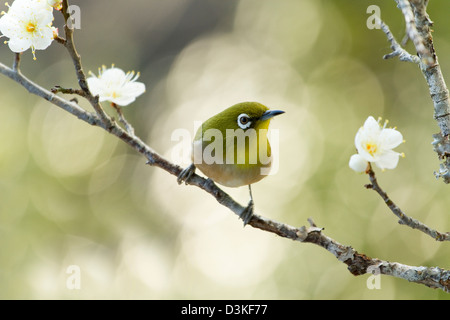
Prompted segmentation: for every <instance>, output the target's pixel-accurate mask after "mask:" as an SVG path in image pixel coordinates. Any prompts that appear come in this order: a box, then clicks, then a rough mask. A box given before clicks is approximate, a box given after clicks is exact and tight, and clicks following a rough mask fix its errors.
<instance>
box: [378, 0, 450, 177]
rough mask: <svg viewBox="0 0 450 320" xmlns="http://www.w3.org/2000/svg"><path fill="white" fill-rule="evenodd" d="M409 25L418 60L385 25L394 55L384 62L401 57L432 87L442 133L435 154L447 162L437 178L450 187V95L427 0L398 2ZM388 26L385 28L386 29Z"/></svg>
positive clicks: (437, 136) (435, 143)
mask: <svg viewBox="0 0 450 320" xmlns="http://www.w3.org/2000/svg"><path fill="white" fill-rule="evenodd" d="M395 1H396V2H397V5H398V7H399V8H400V10H401V11H402V14H403V16H404V19H405V23H406V35H407V36H408V38H409V39H410V40H411V41H412V42H413V43H414V46H415V49H416V52H417V57H418V60H417V59H416V58H413V57H414V56H412V55H411V54H409V53H407V52H406V50H404V49H403V48H402V47H401V46H400V45H399V44H398V42H397V41H396V40H395V38H394V37H393V36H392V34H391V32H390V31H389V28H388V27H387V26H386V25H385V24H384V23H381V25H382V30H383V32H384V33H385V34H386V36H387V38H388V41H389V42H390V43H391V48H392V50H393V52H392V53H390V54H387V55H385V56H384V58H385V59H386V58H392V57H394V56H398V57H399V58H400V60H402V61H410V62H414V63H418V65H419V67H420V70H421V71H422V74H423V76H424V77H425V80H426V82H427V84H428V89H429V92H430V96H431V99H432V101H433V104H434V119H435V120H436V121H437V124H438V126H439V128H440V133H438V134H436V135H435V136H434V137H435V140H434V142H433V146H434V150H435V152H436V153H437V154H438V157H439V159H440V160H442V161H443V162H442V163H441V165H440V168H439V171H438V172H435V173H434V174H435V176H436V178H442V179H443V181H444V182H445V183H450V153H449V152H448V150H450V99H449V91H448V88H447V85H446V83H445V80H444V76H443V75H442V71H441V67H440V65H439V63H438V58H437V54H436V51H435V49H434V44H433V37H432V34H431V31H432V30H431V26H432V25H433V22H432V21H431V20H430V18H429V16H428V14H427V12H426V6H427V5H428V1H426V0H395ZM383 26H384V28H383Z"/></svg>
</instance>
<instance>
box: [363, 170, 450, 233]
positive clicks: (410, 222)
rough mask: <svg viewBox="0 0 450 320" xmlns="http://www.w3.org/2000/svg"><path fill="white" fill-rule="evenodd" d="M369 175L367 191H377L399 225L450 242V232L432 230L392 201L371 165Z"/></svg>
mask: <svg viewBox="0 0 450 320" xmlns="http://www.w3.org/2000/svg"><path fill="white" fill-rule="evenodd" d="M367 173H368V174H369V180H370V184H368V185H366V188H367V189H372V190H374V191H376V192H377V193H378V194H379V195H380V196H381V198H382V199H383V200H384V202H385V203H386V205H387V206H388V207H389V209H391V211H392V213H394V214H395V215H396V216H397V218H399V219H400V220H399V221H398V223H400V224H403V225H406V226H408V227H411V228H413V229H417V230H420V231H422V232H423V233H425V234H427V235H429V236H430V237H432V238H433V239H435V240H436V241H450V232H446V233H441V232H439V231H436V230H434V229H431V228H430V227H428V226H427V225H425V224H423V223H422V222H420V221H418V220H416V219H413V218H411V217H408V216H407V215H406V214H405V213H404V212H403V211H402V210H401V209H400V208H399V207H398V206H397V205H396V204H395V203H394V201H392V200H391V199H390V198H389V196H388V195H387V193H386V192H384V190H383V189H382V188H381V187H380V185H379V184H378V181H377V178H376V177H375V172H374V171H373V169H372V166H371V165H370V164H369V169H368V170H367Z"/></svg>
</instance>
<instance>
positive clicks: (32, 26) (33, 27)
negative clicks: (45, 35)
mask: <svg viewBox="0 0 450 320" xmlns="http://www.w3.org/2000/svg"><path fill="white" fill-rule="evenodd" d="M26 29H27V31H28V32H30V33H31V32H34V30H36V25H35V24H34V23H32V22H28V24H27V26H26Z"/></svg>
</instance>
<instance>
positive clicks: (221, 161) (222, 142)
mask: <svg viewBox="0 0 450 320" xmlns="http://www.w3.org/2000/svg"><path fill="white" fill-rule="evenodd" d="M282 113H284V111H281V110H269V109H268V108H267V107H266V106H264V105H262V104H261V103H258V102H241V103H238V104H235V105H233V106H231V107H229V108H228V109H225V110H224V111H222V112H220V113H218V114H216V115H215V116H213V117H211V118H209V119H208V120H206V121H205V122H204V123H203V124H202V125H201V127H200V128H199V129H198V131H197V133H196V135H195V138H194V141H193V143H192V152H191V160H192V164H191V165H190V166H188V167H187V168H186V169H184V170H183V171H182V172H181V173H180V175H179V176H178V179H177V181H178V183H179V184H181V183H182V182H183V181H188V180H189V178H190V177H191V176H192V174H193V173H194V172H195V169H196V168H198V169H199V170H200V171H201V172H203V173H204V174H205V175H206V176H207V177H208V178H210V179H211V180H213V181H215V182H217V183H219V184H221V185H224V186H226V187H240V186H244V185H248V187H249V192H250V201H249V203H248V206H247V207H246V208H245V209H244V211H243V212H242V213H241V214H240V218H241V219H242V220H243V221H244V226H245V225H246V224H247V223H248V222H249V221H250V220H251V218H252V216H253V207H254V204H253V196H252V189H251V185H252V184H253V183H255V182H258V181H259V180H261V179H263V178H264V177H266V176H267V175H268V174H269V171H270V167H271V164H272V151H271V148H270V144H269V140H268V138H267V133H268V128H269V123H270V120H271V119H272V118H273V117H274V116H277V115H279V114H282Z"/></svg>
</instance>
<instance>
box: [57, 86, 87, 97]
mask: <svg viewBox="0 0 450 320" xmlns="http://www.w3.org/2000/svg"><path fill="white" fill-rule="evenodd" d="M51 91H52V92H53V93H58V92H60V93H63V94H76V95H79V96H81V97H83V98H86V92H84V91H83V90H81V89H72V88H63V87H61V86H54V87H53V88H52V89H51Z"/></svg>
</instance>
